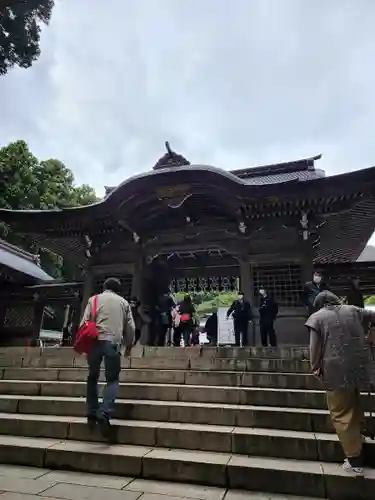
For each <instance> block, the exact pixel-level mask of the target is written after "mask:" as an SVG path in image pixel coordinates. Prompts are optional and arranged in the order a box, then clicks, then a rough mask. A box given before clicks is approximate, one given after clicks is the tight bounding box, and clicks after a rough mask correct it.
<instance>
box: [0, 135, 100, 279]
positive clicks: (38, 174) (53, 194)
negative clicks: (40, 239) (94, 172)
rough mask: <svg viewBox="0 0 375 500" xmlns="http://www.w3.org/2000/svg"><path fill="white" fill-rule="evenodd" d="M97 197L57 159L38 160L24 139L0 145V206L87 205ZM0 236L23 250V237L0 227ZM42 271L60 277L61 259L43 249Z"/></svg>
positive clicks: (61, 270)
mask: <svg viewBox="0 0 375 500" xmlns="http://www.w3.org/2000/svg"><path fill="white" fill-rule="evenodd" d="M96 201H98V200H97V197H96V194H95V191H94V189H93V188H91V187H90V186H88V185H86V184H83V185H82V186H76V185H75V184H74V176H73V173H72V171H71V170H70V169H69V168H67V167H66V166H65V165H64V164H63V163H62V162H61V161H59V160H55V159H49V160H45V161H39V160H38V158H36V157H35V156H34V155H33V154H32V153H31V152H30V150H29V148H28V146H27V144H26V143H25V142H24V141H17V142H13V143H11V144H9V145H8V146H5V147H3V148H0V207H1V208H9V209H13V210H24V209H41V210H44V209H53V208H63V207H73V206H84V205H89V204H91V203H94V202H96ZM0 229H1V231H0V236H2V237H5V238H6V239H7V240H8V241H10V242H11V243H14V244H16V245H20V246H22V247H23V248H25V249H26V250H30V248H27V246H26V244H25V241H24V240H22V239H20V238H18V237H17V235H15V234H13V233H12V232H11V231H9V228H8V227H6V226H4V225H3V226H2V227H0ZM41 260H42V265H43V267H44V269H45V270H46V272H48V273H49V274H52V275H53V276H55V277H57V278H61V277H64V268H63V263H62V260H61V258H60V257H59V256H57V255H56V254H53V253H52V252H49V251H47V250H42V252H41Z"/></svg>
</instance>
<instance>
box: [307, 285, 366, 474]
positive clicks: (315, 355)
mask: <svg viewBox="0 0 375 500" xmlns="http://www.w3.org/2000/svg"><path fill="white" fill-rule="evenodd" d="M314 305H315V307H316V309H317V312H315V313H314V314H313V315H312V316H310V318H309V319H308V320H307V322H306V326H307V328H308V329H309V332H310V363H311V370H312V373H313V375H315V376H316V377H318V378H319V379H320V380H321V382H322V384H323V387H324V389H325V390H326V395H327V404H328V409H329V412H330V415H331V419H332V423H333V425H334V427H335V430H336V433H337V436H338V438H339V440H340V443H341V446H342V448H343V451H344V454H345V456H346V459H345V461H344V464H343V467H344V469H345V470H346V471H348V472H353V473H356V474H362V473H363V451H362V447H363V437H362V434H361V430H362V423H363V420H364V414H363V410H362V408H361V406H360V390H361V388H364V386H365V387H366V386H367V387H368V388H369V387H371V384H372V383H373V381H374V380H375V365H374V362H373V359H372V353H371V346H370V343H369V339H368V338H367V337H366V334H365V331H364V329H363V327H362V324H363V323H364V322H366V321H367V322H368V323H369V322H370V321H373V320H375V312H373V311H369V310H366V309H360V308H358V307H355V306H348V305H342V304H341V303H340V300H339V299H338V297H336V295H334V294H333V293H332V292H330V291H323V292H321V293H319V294H318V296H317V297H316V299H315V304H314Z"/></svg>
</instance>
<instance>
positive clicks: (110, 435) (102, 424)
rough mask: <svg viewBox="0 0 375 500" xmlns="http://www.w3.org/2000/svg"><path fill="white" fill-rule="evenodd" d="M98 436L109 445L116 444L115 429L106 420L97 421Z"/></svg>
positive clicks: (102, 418) (103, 418)
mask: <svg viewBox="0 0 375 500" xmlns="http://www.w3.org/2000/svg"><path fill="white" fill-rule="evenodd" d="M98 424H99V430H100V434H101V435H102V436H103V437H104V439H105V440H106V441H108V442H109V443H112V444H115V443H116V442H117V429H116V427H113V426H112V425H111V423H110V421H109V419H108V418H105V417H101V418H99V419H98Z"/></svg>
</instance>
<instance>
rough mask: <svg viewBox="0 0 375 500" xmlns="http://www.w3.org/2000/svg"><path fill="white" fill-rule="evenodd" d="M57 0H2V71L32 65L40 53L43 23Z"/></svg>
mask: <svg viewBox="0 0 375 500" xmlns="http://www.w3.org/2000/svg"><path fill="white" fill-rule="evenodd" d="M54 3H55V2H54V0H18V1H12V2H11V1H4V0H0V75H1V74H5V73H7V71H8V69H10V68H12V67H13V66H19V67H21V68H28V67H30V66H31V65H32V63H33V62H34V61H35V60H36V59H38V57H39V55H40V47H39V42H40V32H41V24H43V23H44V24H48V22H49V20H50V18H51V13H52V9H53V6H54Z"/></svg>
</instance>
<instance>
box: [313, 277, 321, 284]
mask: <svg viewBox="0 0 375 500" xmlns="http://www.w3.org/2000/svg"><path fill="white" fill-rule="evenodd" d="M321 281H322V277H321V276H317V275H314V283H316V284H317V285H319V283H321Z"/></svg>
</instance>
